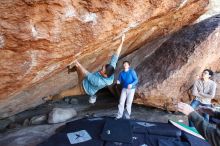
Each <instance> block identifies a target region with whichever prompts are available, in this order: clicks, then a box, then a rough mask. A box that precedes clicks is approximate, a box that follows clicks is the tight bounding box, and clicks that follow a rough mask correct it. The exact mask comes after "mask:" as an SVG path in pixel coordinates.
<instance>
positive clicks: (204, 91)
mask: <svg viewBox="0 0 220 146" xmlns="http://www.w3.org/2000/svg"><path fill="white" fill-rule="evenodd" d="M212 75H213V72H212V71H211V70H209V69H205V70H204V71H203V73H202V77H201V78H200V79H198V80H197V81H196V82H195V83H194V85H193V89H192V94H193V95H194V96H195V97H196V98H195V99H194V100H193V101H192V103H191V106H192V107H193V108H194V109H195V108H197V107H198V106H199V105H202V106H206V107H211V100H212V99H213V98H214V97H215V92H216V83H215V82H214V81H212V80H210V77H211V76H212ZM202 116H203V117H204V119H205V120H206V121H209V115H208V114H205V113H203V114H202ZM189 126H191V127H193V124H192V122H191V121H189Z"/></svg>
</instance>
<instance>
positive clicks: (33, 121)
mask: <svg viewBox="0 0 220 146" xmlns="http://www.w3.org/2000/svg"><path fill="white" fill-rule="evenodd" d="M46 120H47V116H46V115H39V116H34V117H32V118H31V120H30V123H31V124H32V125H38V124H43V123H44V122H45V121H46Z"/></svg>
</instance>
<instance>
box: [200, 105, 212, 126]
mask: <svg viewBox="0 0 220 146" xmlns="http://www.w3.org/2000/svg"><path fill="white" fill-rule="evenodd" d="M202 106H206V107H211V105H209V104H203V105H202ZM202 116H203V118H204V119H205V120H206V121H208V122H209V114H202Z"/></svg>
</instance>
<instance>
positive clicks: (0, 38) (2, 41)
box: [0, 35, 5, 48]
mask: <svg viewBox="0 0 220 146" xmlns="http://www.w3.org/2000/svg"><path fill="white" fill-rule="evenodd" d="M4 46H5V39H4V37H3V36H2V35H0V48H3V47H4Z"/></svg>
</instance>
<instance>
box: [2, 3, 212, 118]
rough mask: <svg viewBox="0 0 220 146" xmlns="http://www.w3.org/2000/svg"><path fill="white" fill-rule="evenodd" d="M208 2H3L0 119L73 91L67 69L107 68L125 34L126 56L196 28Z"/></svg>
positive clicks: (72, 81)
mask: <svg viewBox="0 0 220 146" xmlns="http://www.w3.org/2000/svg"><path fill="white" fill-rule="evenodd" d="M207 5H208V0H190V1H182V0H146V1H141V0H138V1H131V0H121V1H119V0H113V1H107V0H93V1H90V0H53V1H52V0H1V1H0V118H3V117H8V116H10V115H13V114H15V113H17V112H20V111H23V110H25V109H28V108H30V107H33V106H36V105H39V104H41V103H42V101H41V98H42V97H43V96H47V95H49V94H55V93H57V92H59V91H60V90H63V89H66V88H69V87H71V86H74V85H75V84H76V82H77V79H76V75H75V74H70V75H68V74H67V71H66V66H67V65H68V64H69V63H71V62H72V61H73V60H75V59H79V61H80V62H81V63H82V64H83V65H84V66H85V67H87V68H88V69H89V70H91V71H92V70H96V69H98V68H99V67H100V66H101V65H103V64H104V63H106V61H107V59H108V58H109V57H110V56H111V54H112V52H113V50H114V49H116V48H117V46H118V44H119V39H118V38H119V37H120V36H121V34H122V33H124V32H127V38H126V41H125V46H124V50H123V54H124V55H125V54H128V53H130V52H132V51H134V50H136V49H138V48H139V47H140V46H142V45H143V44H145V43H146V42H150V41H152V40H153V39H155V38H158V37H159V36H162V35H166V34H170V33H172V32H175V31H177V30H179V29H180V28H182V27H183V26H186V25H188V24H190V23H192V22H193V21H194V20H196V19H197V18H198V17H199V16H200V15H201V14H202V13H204V11H205V8H206V7H207Z"/></svg>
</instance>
